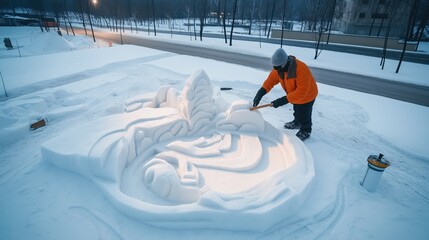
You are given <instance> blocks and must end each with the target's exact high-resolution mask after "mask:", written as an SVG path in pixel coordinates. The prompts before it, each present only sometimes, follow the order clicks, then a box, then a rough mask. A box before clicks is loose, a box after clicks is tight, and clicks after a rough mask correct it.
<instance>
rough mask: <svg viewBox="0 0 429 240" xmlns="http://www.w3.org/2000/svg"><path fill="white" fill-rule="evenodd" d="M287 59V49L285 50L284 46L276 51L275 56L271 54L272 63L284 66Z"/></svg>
mask: <svg viewBox="0 0 429 240" xmlns="http://www.w3.org/2000/svg"><path fill="white" fill-rule="evenodd" d="M287 59H288V55H287V53H286V52H285V50H283V48H279V49H277V50H276V51H275V52H274V54H273V56H271V65H273V66H283V65H285V64H286V62H287Z"/></svg>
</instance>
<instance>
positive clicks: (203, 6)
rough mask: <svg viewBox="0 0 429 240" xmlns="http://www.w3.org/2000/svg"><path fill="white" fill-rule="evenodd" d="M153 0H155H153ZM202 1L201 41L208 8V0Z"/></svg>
mask: <svg viewBox="0 0 429 240" xmlns="http://www.w3.org/2000/svg"><path fill="white" fill-rule="evenodd" d="M152 1H153V0H152ZM202 1H203V2H202V3H201V5H202V6H201V14H200V41H203V30H204V23H205V21H206V9H207V0H202Z"/></svg>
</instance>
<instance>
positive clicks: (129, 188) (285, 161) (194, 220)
mask: <svg viewBox="0 0 429 240" xmlns="http://www.w3.org/2000/svg"><path fill="white" fill-rule="evenodd" d="M249 107H250V103H248V102H247V101H236V102H233V103H231V104H226V103H225V101H224V100H223V99H222V98H221V97H220V96H216V97H214V96H213V90H212V86H211V83H210V80H209V78H208V76H207V75H206V74H205V73H204V72H203V71H198V72H196V73H194V74H193V75H192V76H190V77H189V78H188V80H187V82H186V84H185V87H184V89H183V91H182V92H181V93H179V92H177V91H176V90H175V89H173V88H169V87H163V88H161V89H160V90H159V91H158V92H157V93H156V94H155V95H152V96H151V97H149V96H148V95H147V94H146V95H144V96H142V97H135V98H133V99H130V100H129V101H127V102H126V103H125V112H124V113H123V114H117V115H111V116H108V117H106V118H103V119H98V120H96V121H94V122H88V123H86V124H85V125H82V126H79V128H77V129H70V130H68V131H66V132H64V133H63V134H62V135H60V136H57V137H56V138H53V139H51V140H49V141H47V142H45V143H44V144H43V146H42V149H41V150H42V157H43V159H44V160H45V161H48V162H50V163H52V164H54V165H56V166H58V167H61V168H64V169H67V170H70V171H74V172H77V173H79V174H81V175H83V176H85V177H87V178H89V179H91V180H92V181H93V182H94V183H95V184H96V185H97V186H98V187H99V188H100V189H101V190H102V192H103V193H104V194H105V195H106V196H107V197H108V198H109V199H110V200H111V202H112V203H113V204H114V205H115V206H116V207H117V208H118V209H119V210H120V211H122V212H123V213H125V214H127V215H129V216H131V217H134V218H136V219H140V220H142V221H145V222H146V223H147V224H153V225H159V226H162V227H171V228H187V227H189V228H216V229H233V230H252V231H264V230H266V229H268V228H270V227H271V226H273V225H274V224H276V223H278V222H280V221H282V220H284V219H286V218H288V217H289V216H292V215H293V214H294V213H295V212H296V210H297V209H299V208H300V207H301V206H302V204H303V202H304V200H305V199H306V197H307V196H308V194H309V192H310V191H311V186H312V182H313V178H314V168H313V160H312V156H311V154H310V153H309V151H308V150H307V148H306V147H305V145H304V144H302V142H301V141H299V140H298V139H297V138H296V137H295V136H294V135H291V136H289V135H287V134H285V133H283V132H282V131H280V130H278V129H276V128H274V127H273V126H272V125H271V124H269V123H268V122H266V121H264V119H263V117H262V115H261V114H260V113H259V112H258V111H253V112H252V111H249ZM81 136H85V137H81Z"/></svg>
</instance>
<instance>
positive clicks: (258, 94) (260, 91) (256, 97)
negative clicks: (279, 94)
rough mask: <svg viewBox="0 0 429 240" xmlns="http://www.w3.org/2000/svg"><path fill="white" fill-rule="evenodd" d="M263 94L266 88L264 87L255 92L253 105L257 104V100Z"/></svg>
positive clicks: (265, 92) (259, 99)
mask: <svg viewBox="0 0 429 240" xmlns="http://www.w3.org/2000/svg"><path fill="white" fill-rule="evenodd" d="M265 94H267V90H265V88H261V89H259V91H258V92H257V93H256V96H255V98H254V99H253V107H256V106H258V104H259V102H260V101H261V99H262V97H263V96H264V95H265Z"/></svg>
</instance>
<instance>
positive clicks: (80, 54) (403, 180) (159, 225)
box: [0, 28, 429, 239]
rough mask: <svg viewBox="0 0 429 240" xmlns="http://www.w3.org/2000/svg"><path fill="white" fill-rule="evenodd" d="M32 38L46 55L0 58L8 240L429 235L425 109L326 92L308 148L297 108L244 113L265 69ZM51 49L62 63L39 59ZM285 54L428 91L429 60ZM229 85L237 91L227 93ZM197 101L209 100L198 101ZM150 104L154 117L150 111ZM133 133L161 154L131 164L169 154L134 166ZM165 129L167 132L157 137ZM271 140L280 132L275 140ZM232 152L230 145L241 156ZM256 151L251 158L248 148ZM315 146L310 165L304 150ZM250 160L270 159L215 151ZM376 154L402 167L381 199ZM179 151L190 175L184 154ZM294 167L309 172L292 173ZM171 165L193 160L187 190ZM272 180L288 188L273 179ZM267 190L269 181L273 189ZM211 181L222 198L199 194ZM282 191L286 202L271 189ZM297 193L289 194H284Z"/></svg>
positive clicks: (30, 52)
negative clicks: (372, 185) (374, 181)
mask: <svg viewBox="0 0 429 240" xmlns="http://www.w3.org/2000/svg"><path fill="white" fill-rule="evenodd" d="M19 30H20V29H18V30H17V29H7V35H6V29H5V28H1V29H0V36H1V37H3V36H12V37H13V35H15V36H16V35H21V36H20V37H22V38H23V39H28V36H26V35H25V34H24V33H23V32H21V31H19ZM25 31H27V32H28V31H29V29H26V30H25ZM140 35H141V37H151V38H153V36H147V34H143V33H142V34H140ZM31 36H33V37H34V39H39V38H43V39H44V40H43V41H42V42H43V43H44V46H42V44H24V43H23V44H22V47H21V48H20V50H21V51H22V52H21V54H22V53H25V54H27V55H26V57H22V58H19V57H18V56H19V55H18V56H17V55H15V56H13V55H12V54H16V53H17V50H12V51H16V52H12V51H7V50H6V49H5V48H1V49H0V51H1V53H0V57H1V59H0V71H1V72H2V75H3V78H4V82H5V86H6V89H7V90H8V93H9V95H10V96H11V97H9V98H5V97H4V96H3V102H1V103H0V142H1V149H0V151H1V153H0V161H1V165H2V167H1V168H0V195H1V196H2V198H1V199H0V207H1V208H0V209H1V210H0V211H1V212H0V214H1V217H0V238H1V239H28V238H37V239H96V238H101V239H142V238H144V239H258V238H260V239H368V238H373V239H404V238H407V239H408V238H409V239H428V238H429V231H428V230H427V221H428V220H429V187H428V186H429V185H428V180H427V177H426V175H427V172H428V170H429V165H428V160H429V158H428V157H427V156H428V154H429V150H428V148H427V146H428V145H427V143H428V142H429V129H428V128H427V122H429V108H428V107H422V106H418V105H415V104H410V103H405V102H400V101H396V100H392V99H388V98H384V97H379V96H374V95H369V94H363V93H359V92H355V91H350V90H344V89H340V88H336V87H331V86H327V85H324V84H320V83H319V84H318V86H319V97H318V98H317V100H316V103H315V106H314V112H313V124H314V127H313V134H312V136H311V138H310V139H309V140H307V141H306V142H305V146H304V145H303V144H301V143H299V142H296V140H297V139H296V138H295V137H294V133H295V132H294V131H287V130H283V129H282V126H283V123H284V122H285V121H290V120H291V119H292V108H291V105H286V106H285V107H281V108H279V109H273V108H265V109H262V110H260V111H259V112H252V114H255V115H247V116H246V117H243V116H244V115H246V114H250V112H248V111H244V109H245V108H246V107H248V103H247V102H248V101H251V100H252V99H253V97H254V94H255V93H256V91H257V90H258V89H259V88H260V86H261V84H262V81H263V80H264V79H265V77H266V75H267V72H264V71H261V70H257V69H251V68H248V67H243V66H239V65H233V64H228V63H225V62H219V61H214V60H210V59H202V58H197V57H191V56H181V55H176V54H172V53H168V52H163V51H158V50H153V49H147V48H142V47H136V46H128V45H125V46H114V47H112V48H109V47H104V48H98V47H99V46H107V44H105V43H99V44H100V45H93V44H92V43H91V39H90V38H86V37H71V36H64V38H61V37H59V36H58V35H57V34H56V33H55V34H53V33H45V34H41V33H39V32H38V29H37V28H34V32H33V33H32V35H31ZM156 39H159V40H162V39H164V41H177V42H183V43H186V44H198V45H202V44H203V45H205V46H207V47H213V48H219V49H228V50H232V51H243V52H246V53H250V54H255V55H262V56H270V55H271V53H272V52H273V51H274V49H276V48H277V46H272V45H269V44H262V45H261V48H260V46H259V43H245V42H238V41H237V42H234V47H233V48H230V47H227V46H224V45H223V44H222V40H219V39H218V40H217V41H216V40H210V39H204V41H203V42H199V41H189V38H187V39H186V38H183V39H181V38H179V37H178V36H173V38H172V39H171V36H170V35H164V36H162V35H161V34H158V36H157V37H156ZM34 41H35V42H37V40H34ZM219 41H220V42H219ZM23 42H24V41H23ZM46 46H49V47H48V49H49V51H50V53H51V54H43V53H45V52H47V51H48V50H47V49H46V48H45V47H46ZM88 46H92V47H91V48H89V47H88ZM249 49H251V50H249ZM285 49H286V51H287V52H288V53H289V54H292V55H295V56H297V57H298V58H299V59H302V60H304V61H306V62H307V63H308V64H309V65H310V66H318V67H329V68H332V69H337V70H340V71H346V72H353V73H360V74H363V73H365V74H367V75H371V76H379V77H383V78H386V79H391V80H394V81H404V82H410V81H411V82H413V83H416V84H424V81H425V80H426V79H425V77H426V76H427V75H428V73H429V72H428V71H429V68H428V66H427V65H421V64H411V63H405V64H403V66H402V70H401V73H400V74H394V70H395V68H396V63H395V61H388V62H387V63H386V69H385V70H384V71H382V70H380V69H379V67H378V65H377V64H378V62H379V59H377V58H368V57H362V56H354V55H350V54H341V53H334V52H328V51H325V52H323V53H322V55H321V56H320V58H319V59H318V60H316V61H315V60H312V56H313V50H310V49H299V48H293V47H287V46H286V48H285ZM39 54H40V55H39ZM41 54H43V55H41ZM344 59H348V60H347V61H344ZM349 59H350V60H349ZM201 69H202V70H203V71H204V72H205V73H206V74H207V77H206V75H205V74H204V72H201V71H199V70H201ZM362 69H366V71H364V72H362V71H361V70H362ZM411 79H412V80H411ZM196 83H198V84H196ZM192 84H194V85H192ZM199 84H202V85H204V86H205V87H204V88H202V89H200V90H199V91H202V92H203V93H204V94H201V95H204V97H207V99H208V100H207V99H205V98H204V99H203V100H201V99H200V98H196V97H191V95H192V94H190V93H189V92H192V91H190V90H189V89H193V88H192V87H190V86H195V85H199ZM165 86H168V88H166V87H165ZM220 87H232V90H230V91H222V92H221V91H219V88H220ZM167 90H168V91H167ZM211 90H212V91H213V92H212V91H211ZM199 91H196V92H194V94H198V92H199ZM211 93H212V95H211ZM2 95H3V93H2ZM281 95H284V92H283V90H281V89H280V88H279V87H277V88H275V89H273V90H272V92H270V94H268V95H267V96H265V97H264V99H263V100H262V102H261V104H262V103H268V102H270V101H271V100H273V99H275V98H277V97H279V96H281ZM192 96H193V95H192ZM210 97H212V98H213V101H212V102H213V105H214V106H215V108H213V106H211V107H210V106H208V107H207V106H206V107H205V108H203V111H202V113H199V114H196V115H195V116H198V117H190V116H194V115H192V114H191V113H195V112H194V111H191V110H190V109H193V107H195V105H204V103H206V102H204V101H209V102H210V99H211V98H210ZM194 98H195V99H200V101H203V102H193V101H191V100H192V99H194ZM147 105H149V106H151V108H144V106H147ZM174 109H176V110H174ZM208 109H212V110H208ZM197 110H198V109H197ZM197 110H195V111H197ZM199 110H201V109H199ZM197 113H198V111H197ZM234 113H237V114H234ZM201 116H205V117H201ZM207 116H211V117H207ZM213 116H216V117H213ZM42 117H45V118H46V119H47V120H48V126H47V127H44V128H40V129H37V130H35V131H32V132H31V131H29V124H30V123H31V122H34V121H36V120H38V119H40V118H42ZM212 117H213V118H212ZM262 118H263V119H262ZM207 119H211V120H210V121H209V120H207ZM248 119H251V120H248ZM194 120H195V122H193V121H194ZM197 120H198V121H197ZM181 121H187V122H188V123H189V124H190V125H189V126H200V127H201V128H198V129H202V130H201V131H202V132H200V131H196V132H197V134H195V132H192V131H193V130H194V129H197V128H196V127H194V128H189V129H187V131H185V130H183V131H182V130H180V129H183V128H178V127H177V126H176V125H175V124H178V123H179V122H181ZM228 121H229V123H230V124H232V125H239V126H241V127H243V128H238V129H230V128H229V127H226V128H225V126H230V127H231V125H230V124H226V123H228ZM138 124H140V125H138ZM137 125H138V126H137ZM173 125H174V126H173ZM185 125H186V124H185ZM136 126H137V127H136ZM168 126H172V127H168ZM204 126H206V128H207V127H209V128H210V126H213V127H212V128H210V129H206V128H204ZM222 126H223V128H222ZM246 126H247V127H246ZM249 126H250V127H249ZM270 126H273V128H271V127H270ZM124 127H126V129H128V132H133V133H134V134H135V135H133V139H139V141H140V144H141V145H139V146H141V147H142V149H144V148H143V146H153V148H152V149H151V153H147V152H146V151H142V152H140V154H137V153H135V155H136V156H140V158H142V159H145V157H147V155H155V154H153V151H154V152H155V153H157V154H158V155H157V157H156V159H155V160H156V161H155V163H154V165H144V166H136V167H135V168H131V167H130V166H132V165H133V164H134V165H138V164H137V163H138V162H136V161H133V162H127V163H123V161H124V160H126V161H131V160H130V159H128V157H130V156H132V154H131V153H128V154H125V153H124V152H122V151H120V150H118V149H122V148H121V147H120V146H123V145H124V141H125V142H126V141H128V140H129V136H128V135H127V134H122V135H121V134H119V135H118V132H119V133H120V132H121V131H119V130H120V129H123V128H124ZM118 129H119V130H118ZM129 129H134V130H129ZM136 129H140V130H136ZM254 129H259V132H258V131H257V130H254ZM267 129H271V130H269V133H271V134H268V132H267V131H268V130H267ZM160 132H162V133H163V135H162V134H161V135H162V136H164V138H157V139H158V140H157V141H155V140H154V139H155V138H154V136H155V135H156V136H160ZM184 132H186V133H187V134H188V135H186V134H185V133H184ZM166 133H168V134H166ZM150 134H152V135H150ZM273 135H278V136H282V137H281V138H276V139H274V140H273V139H272V137H273ZM127 136H128V137H127ZM165 136H168V137H165ZM197 136H198V138H197ZM228 136H230V137H228ZM255 136H257V138H256V140H255ZM200 137H202V138H200ZM124 139H125V140H124ZM127 139H128V140H127ZM145 139H151V141H152V142H150V143H148V141H149V140H145ZM159 139H161V140H159ZM166 139H167V140H166ZM228 139H229V140H228ZM257 139H259V140H257ZM167 142H168V144H167ZM225 142H230V145H228V144H227V146H229V148H228V147H227V148H225V144H224V143H225ZM113 143H114V144H113ZM221 143H223V145H222V144H221ZM121 144H122V145H121ZM258 144H259V145H260V146H261V148H259V147H257V146H259V145H258ZM249 145H251V147H252V149H250V150H249V149H244V151H243V149H242V148H243V147H249ZM125 146H128V145H127V144H125ZM214 146H216V147H217V149H218V151H214V150H213V147H214ZM220 146H222V147H220ZM240 146H241V147H240ZM254 146H255V147H254ZM301 148H302V150H300V149H301ZM88 149H90V151H89V152H86V150H88ZM136 149H138V148H137V147H136ZM219 149H223V150H222V151H226V152H222V151H220V150H219ZM225 149H227V150H225ZM258 149H259V150H260V151H259V150H258ZM282 149H283V150H282ZM307 149H308V150H309V152H311V154H312V158H311V157H310V158H309V157H308V156H307V155H306V154H305V152H306V151H307ZM106 151H107V153H106ZM174 151H175V152H174ZM213 151H214V152H213ZM219 151H220V152H221V153H219ZM171 152H174V153H171ZM244 153H247V154H250V155H251V156H249V158H248V159H253V160H252V161H256V162H258V164H257V165H255V164H253V165H252V166H246V165H232V166H231V165H229V164H226V163H225V164H224V165H222V162H221V163H216V164H213V165H210V159H211V158H212V157H215V155H216V154H217V155H219V154H220V155H219V156H223V158H224V159H225V158H227V156H234V154H235V155H237V156H243V154H244ZM257 153H260V154H259V155H258V154H257ZM378 153H383V154H385V157H386V158H387V159H388V160H389V161H390V162H391V164H392V166H390V167H389V168H387V170H386V171H385V172H384V174H383V176H382V179H381V181H380V184H379V186H378V188H377V191H376V192H374V193H369V192H367V191H366V190H365V189H364V188H362V186H360V184H359V183H360V181H361V180H362V178H363V176H364V174H365V171H366V168H367V162H366V159H367V157H368V155H372V154H378ZM145 154H146V156H144V155H145ZM282 154H286V156H287V157H283V156H284V155H282ZM125 155H126V156H127V157H126V158H124V156H125ZM142 155H143V156H142ZM183 155H187V157H185V158H186V159H187V160H186V161H185V163H186V164H185V166H186V167H185V168H184V169H185V170H184V169H183V165H182V163H183V161H184V160H183V158H181V157H178V156H183ZM138 158H139V157H137V158H136V159H138ZM112 159H113V160H112ZM115 159H118V160H119V161H118V162H120V163H116V161H114V160H115ZM172 159H178V160H172ZM238 159H239V160H245V161H244V162H242V163H244V164H245V163H246V161H247V160H246V159H247V158H244V159H242V158H240V157H238ZM285 159H288V160H285ZM306 159H307V160H306ZM221 160H222V158H221ZM100 161H104V163H103V162H100ZM174 161H178V162H174ZM205 161H209V162H208V163H207V162H205ZM249 161H250V160H249ZM282 161H286V162H285V163H282ZM287 161H291V162H292V163H291V162H289V163H288V162H287ZM172 162H174V164H173V163H172ZM166 163H168V164H166ZM115 164H119V165H121V164H125V165H127V166H128V167H127V168H124V165H121V166H117V165H115ZM238 164H240V162H239V163H238ZM288 164H291V166H298V165H299V164H301V165H302V166H306V167H307V168H308V169H309V170H307V171H304V172H302V171H299V170H297V169H289V172H288V168H289V167H288ZM166 165H168V166H182V167H179V169H181V170H180V171H179V172H180V174H179V175H180V176H181V177H182V178H181V180H182V181H178V182H179V186H178V185H174V184H177V183H178V182H177V179H175V178H174V177H172V175H169V174H170V173H171V168H169V167H166ZM208 165H209V166H208ZM234 167H237V169H235V170H234V169H231V168H234ZM281 167H285V170H284V171H285V172H284V174H280V176H281V177H282V178H281V179H279V177H276V176H275V175H276V174H275V173H276V172H281V171H283V170H281ZM312 167H314V176H313V175H312V174H311V168H312ZM277 168H278V171H277V170H276V169H277ZM118 169H120V171H118ZM195 169H197V170H195ZM138 170H140V171H143V172H144V173H146V172H150V173H151V174H153V176H164V177H159V178H156V177H154V178H153V179H155V180H153V179H152V180H151V179H147V178H145V179H141V178H142V177H144V176H149V175H144V174H142V173H140V175H139V174H138ZM291 170H293V171H291ZM183 171H184V172H185V173H186V174H184V173H183ZM76 173H78V174H76ZM281 173H283V172H281ZM157 174H160V175H157ZM162 174H164V175H162ZM293 174H295V175H293ZM173 175H174V174H173ZM292 175H293V176H295V177H292ZM165 176H167V177H165ZM118 177H121V179H122V180H121V181H118V180H117V178H118ZM190 179H192V184H191V185H189V181H188V180H190ZM173 180H174V181H176V182H174V181H173ZM185 180H186V181H185ZM276 180H277V181H279V183H282V184H280V185H276V184H274V182H275V181H276ZM264 181H265V183H267V181H268V182H269V183H271V184H268V185H262V186H264V188H263V189H261V188H260V186H261V183H262V182H264ZM118 182H121V183H122V185H121V184H119V185H118ZM140 182H141V183H140ZM180 183H181V184H180ZM183 183H186V184H188V185H186V184H185V186H184V185H183ZM139 184H140V185H139ZM166 184H167V185H168V184H170V186H176V187H172V189H174V190H175V191H167V192H165V191H166V190H165V189H163V188H162V186H165V185H166ZM201 185H204V186H209V187H210V188H209V189H207V188H202V189H200V187H201ZM189 186H192V187H191V188H189ZM256 186H259V187H256ZM276 186H277V188H276ZM252 189H253V191H252ZM276 189H277V190H279V191H278V192H277V194H278V195H273V194H274V190H276ZM288 189H289V190H290V189H292V190H293V191H290V192H289V194H280V193H281V192H286V193H287V192H288V191H287V190H288ZM299 189H300V190H299ZM180 191H185V192H186V194H185V196H188V197H187V198H182V197H178V196H183V195H181V194H178V193H180ZM167 193H169V194H167ZM204 193H207V194H204ZM264 193H265V194H264ZM145 194H151V195H145ZM199 194H201V196H203V197H202V198H201V199H202V200H201V199H200V198H199V197H201V196H200V195H199ZM130 196H131V197H130ZM275 196H276V198H275V199H273V197H275ZM294 196H295V197H294ZM270 197H271V198H270ZM133 199H137V200H133ZM195 199H200V200H199V201H198V202H197V203H196V202H195ZM270 199H271V200H270ZM141 202H145V203H147V202H150V203H151V204H149V205H148V206H151V207H149V208H143V209H142V207H141V206H142V203H141ZM178 202H179V203H180V204H178ZM276 203H282V204H279V205H278V206H277V205H276ZM203 208H204V211H203V210H202V209H203ZM276 210H278V211H276ZM252 211H253V212H252ZM273 211H274V212H273ZM151 214H153V215H151ZM196 222H198V223H196ZM261 223H263V224H261ZM193 225H194V226H195V227H192V226H193Z"/></svg>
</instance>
